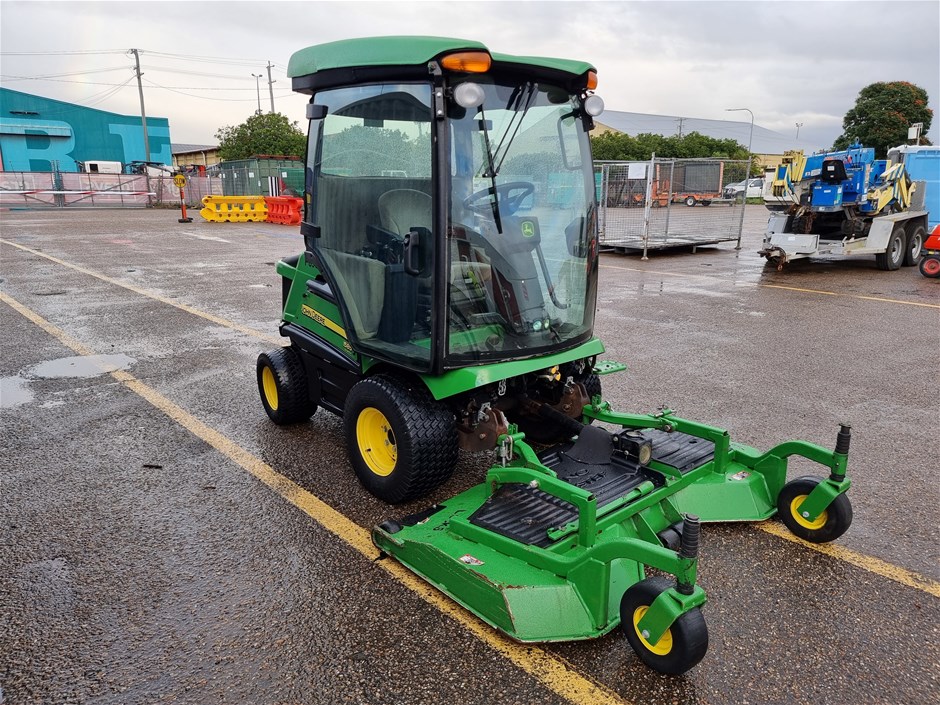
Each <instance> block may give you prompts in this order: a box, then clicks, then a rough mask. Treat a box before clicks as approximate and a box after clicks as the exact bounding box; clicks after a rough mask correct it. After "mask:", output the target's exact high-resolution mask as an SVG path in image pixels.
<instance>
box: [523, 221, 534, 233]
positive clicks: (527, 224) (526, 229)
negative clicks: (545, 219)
mask: <svg viewBox="0 0 940 705" xmlns="http://www.w3.org/2000/svg"><path fill="white" fill-rule="evenodd" d="M522 237H535V223H533V222H532V221H531V220H523V221H522Z"/></svg>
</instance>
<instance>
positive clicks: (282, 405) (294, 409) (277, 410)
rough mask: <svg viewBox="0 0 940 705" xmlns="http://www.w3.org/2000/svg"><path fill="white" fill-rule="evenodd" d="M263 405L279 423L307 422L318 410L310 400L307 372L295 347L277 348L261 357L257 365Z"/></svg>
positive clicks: (280, 424) (281, 424) (283, 424)
mask: <svg viewBox="0 0 940 705" xmlns="http://www.w3.org/2000/svg"><path fill="white" fill-rule="evenodd" d="M255 369H256V371H257V374H258V392H259V393H260V394H261V404H262V405H263V406H264V410H265V411H266V412H267V414H268V416H269V417H270V419H271V420H272V421H273V422H274V423H276V424H277V425H279V426H285V425H287V424H292V423H298V422H300V421H306V420H307V419H309V418H310V417H311V416H313V414H314V412H315V411H316V410H317V405H316V404H314V403H313V401H311V399H310V392H309V390H308V388H307V374H306V372H305V371H304V365H303V362H301V360H300V355H299V354H298V353H297V351H296V350H294V348H277V349H276V350H271V351H269V352H266V353H261V354H260V355H259V356H258V363H257V365H256V366H255Z"/></svg>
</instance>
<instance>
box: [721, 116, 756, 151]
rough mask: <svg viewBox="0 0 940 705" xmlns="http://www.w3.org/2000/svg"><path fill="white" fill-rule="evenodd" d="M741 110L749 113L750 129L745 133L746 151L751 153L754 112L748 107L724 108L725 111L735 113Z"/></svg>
mask: <svg viewBox="0 0 940 705" xmlns="http://www.w3.org/2000/svg"><path fill="white" fill-rule="evenodd" d="M741 110H746V111H747V112H749V113H751V131H750V132H749V133H748V135H747V153H748V154H750V153H751V141H752V140H753V139H754V113H752V112H751V109H750V108H725V112H729V113H735V112H738V111H741Z"/></svg>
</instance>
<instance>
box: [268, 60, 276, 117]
mask: <svg viewBox="0 0 940 705" xmlns="http://www.w3.org/2000/svg"><path fill="white" fill-rule="evenodd" d="M273 65H274V64H272V63H271V60H270V59H268V94H269V95H270V96H271V112H272V113H273V112H274V84H275V83H277V81H272V80H271V67H272V66H273Z"/></svg>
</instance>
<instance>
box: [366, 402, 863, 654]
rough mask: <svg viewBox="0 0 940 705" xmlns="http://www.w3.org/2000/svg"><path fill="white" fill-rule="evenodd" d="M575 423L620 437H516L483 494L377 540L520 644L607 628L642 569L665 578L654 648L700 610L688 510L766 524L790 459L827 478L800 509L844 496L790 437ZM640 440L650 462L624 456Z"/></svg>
mask: <svg viewBox="0 0 940 705" xmlns="http://www.w3.org/2000/svg"><path fill="white" fill-rule="evenodd" d="M585 416H587V417H593V418H598V419H600V420H603V421H607V422H609V423H614V424H617V425H620V426H621V427H622V429H623V430H621V431H620V432H619V433H610V432H608V431H606V430H605V429H603V428H598V427H594V426H590V425H587V426H585V427H584V428H583V429H582V431H581V433H580V435H579V436H578V438H577V440H576V441H574V442H568V443H563V444H561V445H557V446H554V447H551V448H548V449H547V450H545V451H542V452H541V453H538V454H536V453H535V452H534V450H533V449H532V448H530V447H529V446H528V445H527V444H526V443H525V441H524V440H523V436H522V434H509V435H506V436H503V437H502V438H501V443H502V445H501V450H500V458H501V464H500V465H497V466H494V467H493V468H491V469H490V471H489V472H488V473H487V477H486V481H485V482H484V483H483V484H480V485H477V486H476V487H472V488H470V489H469V490H467V491H465V492H463V493H461V494H459V495H457V496H456V497H453V498H451V499H448V500H446V501H445V502H443V503H441V504H438V505H434V506H433V507H431V508H429V509H428V510H426V511H424V512H421V513H419V514H415V515H412V516H409V517H406V518H404V519H402V520H400V521H387V522H385V523H383V524H381V525H380V526H377V527H376V528H375V529H374V531H373V540H374V542H375V544H376V545H377V546H378V547H379V548H380V549H381V550H382V551H383V552H385V553H386V554H388V555H390V556H392V557H393V558H395V560H397V561H399V562H401V563H402V564H404V565H405V566H406V567H408V568H409V569H410V570H412V571H414V572H415V573H417V574H418V575H420V576H422V577H423V578H424V579H426V580H427V581H428V582H430V583H431V584H433V585H434V586H436V587H437V588H439V589H440V590H442V591H443V592H445V593H446V594H447V595H449V596H450V597H451V598H453V599H454V600H455V601H457V602H459V603H460V604H462V605H464V606H465V607H467V608H468V609H470V610H471V611H472V612H474V613H475V614H476V615H477V616H479V617H480V618H481V619H483V620H484V621H486V622H488V623H489V624H491V625H493V626H494V627H496V628H498V629H500V630H501V631H503V632H505V633H506V634H508V635H509V636H511V637H512V638H514V639H517V640H519V641H523V642H531V641H560V640H572V639H587V638H593V637H597V636H601V635H603V634H605V633H607V632H609V631H610V630H611V629H613V628H614V627H616V626H617V625H618V624H619V623H620V621H621V614H620V603H621V599H622V597H623V596H624V593H625V591H627V590H628V588H630V587H631V586H632V585H635V584H636V583H638V582H640V581H642V580H643V579H644V578H645V566H651V567H654V568H657V569H659V570H661V571H665V572H667V573H671V574H673V575H674V576H675V578H676V586H677V587H676V589H674V590H671V591H668V594H667V593H664V597H663V599H662V601H660V600H657V601H656V603H655V604H654V605H652V606H651V607H650V609H649V616H648V617H645V618H644V620H643V621H642V622H641V623H640V624H639V625H638V629H639V628H640V627H642V628H643V629H647V628H648V631H649V632H650V633H652V634H653V636H654V637H655V638H658V637H659V635H660V634H662V633H663V632H664V631H665V630H666V629H667V628H668V627H669V625H670V624H671V623H672V622H673V620H674V619H676V618H677V617H678V616H679V615H680V614H684V613H685V612H688V611H689V610H691V609H693V608H694V607H696V606H699V605H701V604H703V603H704V601H705V595H704V592H703V591H702V590H701V588H699V587H698V586H697V585H695V572H696V565H697V553H696V551H697V538H696V539H695V540H694V542H693V543H695V545H694V546H692V545H686V541H685V537H684V536H683V533H684V527H685V526H686V524H685V522H686V521H692V522H694V524H695V526H696V532H695V534H696V535H697V525H698V519H699V517H698V516H695V517H690V516H689V515H690V514H691V513H692V512H694V513H696V514H700V518H701V520H702V521H748V520H761V519H766V518H768V517H770V516H772V515H773V514H775V513H776V512H777V505H776V501H777V497H778V495H779V494H780V491H781V487H782V486H783V484H784V483H785V481H786V465H787V460H786V459H787V457H788V456H790V455H794V454H797V455H802V456H804V457H807V458H809V459H811V460H815V461H817V462H820V463H822V464H823V465H827V466H829V467H830V469H831V470H833V473H834V474H833V475H832V476H831V477H830V480H828V481H825V482H822V483H820V485H819V489H818V491H817V490H814V491H813V492H812V493H810V494H809V495H808V496H807V497H806V498H805V500H804V501H805V502H806V504H807V505H808V506H810V507H813V506H823V505H826V503H827V502H828V501H831V500H830V499H827V497H826V496H825V495H828V496H835V495H837V494H840V493H842V492H844V491H845V489H846V487H847V486H848V480H845V479H843V478H842V477H841V473H843V472H844V470H843V468H844V459H845V456H844V454H842V453H832V452H831V451H826V450H825V449H823V448H820V447H819V446H814V445H812V444H809V443H804V442H802V441H791V442H788V443H784V444H781V445H779V446H777V447H775V448H773V449H771V450H770V451H768V452H766V453H763V454H761V453H759V452H758V451H756V450H754V449H752V448H749V447H746V446H741V445H737V444H734V445H732V444H731V442H730V440H729V438H728V435H727V433H726V432H725V431H723V430H721V429H715V428H711V427H708V426H704V425H701V424H696V423H695V422H692V421H687V420H684V419H679V418H676V417H674V416H671V412H669V411H665V412H664V413H662V414H656V415H651V416H634V415H624V414H616V413H613V412H611V411H610V410H609V407H607V406H606V405H603V406H592V407H588V408H586V409H585ZM649 444H651V445H652V448H651V451H652V452H651V453H650V455H649V456H648V457H642V456H640V455H639V454H638V453H637V452H636V448H637V447H638V446H641V445H649ZM641 457H642V461H641ZM814 494H815V495H816V497H814V496H813V495H814ZM814 502H818V503H819V504H818V505H814V504H813V503H814Z"/></svg>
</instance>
